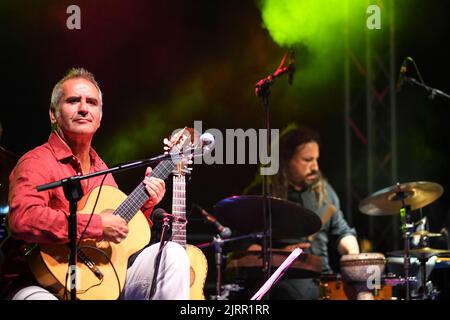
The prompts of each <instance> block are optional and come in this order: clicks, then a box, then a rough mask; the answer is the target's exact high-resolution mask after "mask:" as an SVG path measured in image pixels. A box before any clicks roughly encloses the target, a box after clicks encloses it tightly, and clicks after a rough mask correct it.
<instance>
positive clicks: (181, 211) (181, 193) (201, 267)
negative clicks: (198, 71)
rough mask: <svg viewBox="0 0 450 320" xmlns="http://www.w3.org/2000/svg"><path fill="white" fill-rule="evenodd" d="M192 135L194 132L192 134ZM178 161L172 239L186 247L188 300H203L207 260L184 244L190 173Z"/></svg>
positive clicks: (173, 199)
mask: <svg viewBox="0 0 450 320" xmlns="http://www.w3.org/2000/svg"><path fill="white" fill-rule="evenodd" d="M192 136H194V134H192ZM189 163H190V162H186V161H180V162H179V163H178V164H177V166H176V169H175V170H174V171H173V192H172V214H173V215H175V216H176V217H178V218H183V219H180V220H174V221H173V222H172V241H173V242H176V243H178V244H180V245H181V246H183V247H184V248H185V249H186V253H187V255H188V257H189V262H190V290H189V298H190V300H205V295H204V294H203V288H204V286H205V281H206V276H207V274H208V261H207V260H206V257H205V255H204V254H203V252H202V250H200V249H199V248H197V247H196V246H193V245H190V244H186V222H181V221H187V220H186V174H189V173H190V168H188V167H187V166H188V164H189Z"/></svg>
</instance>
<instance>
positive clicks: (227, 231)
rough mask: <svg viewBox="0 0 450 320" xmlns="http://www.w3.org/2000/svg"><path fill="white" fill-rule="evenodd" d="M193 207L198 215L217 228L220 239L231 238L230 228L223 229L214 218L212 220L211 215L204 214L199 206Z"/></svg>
mask: <svg viewBox="0 0 450 320" xmlns="http://www.w3.org/2000/svg"><path fill="white" fill-rule="evenodd" d="M193 207H194V209H195V210H197V211H198V212H200V214H201V215H202V216H203V217H204V218H205V219H206V221H208V222H209V223H211V224H213V225H214V226H215V227H216V228H217V230H218V231H219V234H220V236H221V237H222V238H229V237H230V236H231V229H230V228H228V227H224V226H223V225H222V224H221V223H220V222H219V221H217V219H216V218H214V217H213V216H212V215H210V214H209V213H208V212H206V210H205V209H203V208H202V207H200V206H199V205H196V204H194V205H193Z"/></svg>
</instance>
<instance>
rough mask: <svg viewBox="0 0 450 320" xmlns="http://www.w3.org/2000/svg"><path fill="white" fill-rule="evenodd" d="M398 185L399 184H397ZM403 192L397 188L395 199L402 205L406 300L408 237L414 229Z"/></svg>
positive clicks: (408, 286) (409, 207) (408, 291)
mask: <svg viewBox="0 0 450 320" xmlns="http://www.w3.org/2000/svg"><path fill="white" fill-rule="evenodd" d="M397 185H399V184H397ZM405 197H406V195H405V193H404V192H403V191H401V190H400V188H399V190H398V191H397V192H396V195H395V200H401V201H402V207H401V208H400V219H401V222H402V231H403V240H404V241H403V243H404V249H405V253H404V257H403V269H404V271H405V279H406V300H410V289H409V288H410V283H409V280H408V279H409V266H410V260H409V258H410V255H409V239H410V238H411V234H412V232H413V231H414V224H413V223H411V217H410V211H411V206H409V205H406V204H405Z"/></svg>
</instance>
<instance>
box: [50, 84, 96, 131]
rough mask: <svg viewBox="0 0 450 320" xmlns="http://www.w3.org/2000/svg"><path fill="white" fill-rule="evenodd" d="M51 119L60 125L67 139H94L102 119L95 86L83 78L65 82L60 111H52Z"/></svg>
mask: <svg viewBox="0 0 450 320" xmlns="http://www.w3.org/2000/svg"><path fill="white" fill-rule="evenodd" d="M50 118H51V120H52V122H56V123H57V124H58V131H59V132H60V133H62V134H63V136H65V137H74V136H91V137H92V136H93V135H94V133H95V132H96V131H97V129H98V128H99V127H100V120H101V118H102V115H101V107H100V97H99V92H98V90H97V88H96V87H95V85H94V84H93V83H91V82H90V81H89V80H86V79H83V78H75V79H69V80H67V81H65V82H64V83H63V84H62V96H61V99H60V101H59V108H58V111H56V112H55V111H54V110H50Z"/></svg>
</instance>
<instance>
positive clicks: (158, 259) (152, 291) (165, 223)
mask: <svg viewBox="0 0 450 320" xmlns="http://www.w3.org/2000/svg"><path fill="white" fill-rule="evenodd" d="M169 228H170V224H169V218H167V217H166V218H164V219H163V225H162V231H161V240H160V241H159V249H158V253H157V254H156V259H155V269H154V271H153V279H152V286H151V288H150V292H149V295H148V299H147V300H151V298H152V297H153V295H154V294H155V291H156V280H157V277H158V271H159V265H160V262H161V255H162V249H163V248H164V246H165V245H166V242H165V241H164V236H165V234H166V231H167V230H169Z"/></svg>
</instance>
